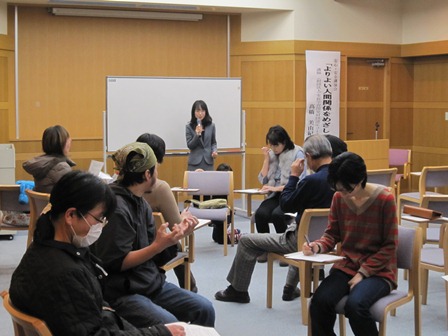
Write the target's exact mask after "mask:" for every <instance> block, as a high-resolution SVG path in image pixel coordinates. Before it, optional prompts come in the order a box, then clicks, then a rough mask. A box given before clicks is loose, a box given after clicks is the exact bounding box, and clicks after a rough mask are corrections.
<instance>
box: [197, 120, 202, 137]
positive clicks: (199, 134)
mask: <svg viewBox="0 0 448 336" xmlns="http://www.w3.org/2000/svg"><path fill="white" fill-rule="evenodd" d="M196 122H197V123H198V126H201V127H202V123H201V119H199V118H196ZM197 135H198V136H201V132H199V133H197Z"/></svg>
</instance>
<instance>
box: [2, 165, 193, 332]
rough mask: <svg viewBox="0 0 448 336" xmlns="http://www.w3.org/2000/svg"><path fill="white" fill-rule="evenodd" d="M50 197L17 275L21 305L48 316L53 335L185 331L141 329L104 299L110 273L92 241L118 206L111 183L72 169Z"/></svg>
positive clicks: (14, 282)
mask: <svg viewBox="0 0 448 336" xmlns="http://www.w3.org/2000/svg"><path fill="white" fill-rule="evenodd" d="M50 203H51V210H50V211H49V212H47V213H45V214H43V215H41V217H40V218H39V220H38V223H37V227H36V231H35V234H34V241H33V243H32V245H31V246H30V248H29V249H28V250H27V252H26V253H25V255H24V256H23V258H22V260H21V262H20V264H19V266H18V267H17V269H16V270H15V271H14V273H13V275H12V279H11V286H10V289H9V291H10V298H11V301H12V303H13V304H14V305H15V306H16V307H17V308H18V309H20V310H22V311H23V312H25V313H27V314H30V315H33V316H36V317H38V318H40V319H42V320H43V321H45V323H46V324H47V326H48V327H49V328H50V330H51V333H52V334H53V335H64V336H70V335H73V336H82V335H129V336H131V335H152V336H158V335H163V336H165V335H166V336H170V335H176V336H184V335H185V331H184V329H183V327H181V326H178V325H170V326H164V325H156V326H153V327H151V328H142V329H137V328H135V327H134V326H132V325H131V324H129V323H128V322H127V321H126V320H124V319H122V318H120V317H119V316H118V315H117V314H116V313H115V311H114V310H113V309H111V308H110V307H109V305H108V304H107V303H106V302H105V301H104V300H103V295H102V289H101V284H100V281H101V280H102V279H104V278H105V277H106V276H107V274H106V273H105V271H104V269H103V268H102V267H101V266H100V265H99V260H98V259H97V258H95V257H94V256H93V255H92V254H90V252H89V248H88V246H89V245H91V244H92V243H94V242H95V241H96V239H97V238H98V237H99V236H100V235H101V231H102V228H103V226H105V225H106V224H107V220H106V217H107V216H109V215H110V214H111V213H112V212H113V211H114V209H115V206H116V200H115V195H114V193H113V192H112V191H111V189H110V188H109V186H108V185H106V184H105V183H104V182H103V181H102V180H101V179H99V178H98V177H96V176H93V175H92V174H89V173H83V172H80V171H74V172H69V173H67V174H66V175H64V176H63V177H62V178H61V179H60V180H59V181H58V182H57V183H56V185H55V186H54V188H53V191H52V193H51V196H50ZM148 327H149V326H148Z"/></svg>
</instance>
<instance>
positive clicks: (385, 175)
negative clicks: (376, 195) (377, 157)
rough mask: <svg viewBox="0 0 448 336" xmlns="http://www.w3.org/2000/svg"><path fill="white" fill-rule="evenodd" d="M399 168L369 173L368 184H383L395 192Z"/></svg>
mask: <svg viewBox="0 0 448 336" xmlns="http://www.w3.org/2000/svg"><path fill="white" fill-rule="evenodd" d="M396 175H397V168H386V169H375V170H368V171H367V182H369V183H376V184H381V185H384V186H386V187H390V188H391V190H395V176H396Z"/></svg>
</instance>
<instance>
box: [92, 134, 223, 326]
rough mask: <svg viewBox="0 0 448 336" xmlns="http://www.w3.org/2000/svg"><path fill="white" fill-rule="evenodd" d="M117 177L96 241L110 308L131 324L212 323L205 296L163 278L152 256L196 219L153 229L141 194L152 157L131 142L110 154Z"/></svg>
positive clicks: (153, 172)
mask: <svg viewBox="0 0 448 336" xmlns="http://www.w3.org/2000/svg"><path fill="white" fill-rule="evenodd" d="M112 159H113V160H114V162H115V163H116V167H117V169H118V170H119V177H118V180H117V182H116V183H114V184H113V185H112V186H111V188H112V190H113V191H114V193H115V195H116V197H117V210H116V211H115V213H114V215H113V216H112V217H111V218H110V220H109V224H108V225H107V226H106V227H105V228H104V230H103V234H102V235H101V237H100V238H99V240H98V241H97V243H96V246H95V251H96V254H97V255H98V256H99V257H100V258H101V259H102V260H103V262H104V265H105V268H106V270H107V272H109V277H108V279H107V281H106V283H105V289H104V296H105V298H106V299H107V300H108V302H109V303H110V304H111V306H112V307H113V308H114V309H115V310H116V311H117V312H118V313H119V314H120V315H121V316H123V317H124V318H126V319H127V320H128V321H129V322H131V323H132V324H134V325H136V326H148V325H153V324H155V323H170V322H176V321H178V320H180V321H184V322H191V323H195V324H199V325H204V326H210V327H212V326H214V322H215V311H214V308H213V306H212V304H211V302H210V301H209V300H207V299H206V298H204V297H202V296H200V295H198V294H196V293H193V292H190V291H187V290H185V289H182V288H179V287H177V286H176V285H174V284H171V283H169V282H167V281H166V279H165V274H164V273H163V272H161V270H160V268H159V266H158V265H157V263H156V260H155V256H156V255H157V254H158V253H160V252H161V251H163V250H165V249H166V248H167V247H168V246H170V245H173V244H176V243H177V241H178V240H179V239H181V238H183V237H184V236H186V235H188V234H190V233H191V232H192V231H193V229H194V225H196V224H197V219H196V220H192V219H191V218H184V219H183V220H182V222H181V223H179V224H174V225H173V226H172V227H171V231H170V232H166V228H167V224H164V225H162V226H161V227H160V228H159V230H157V231H156V229H155V224H154V218H153V216H152V211H151V208H150V207H149V205H148V203H147V202H146V201H145V199H144V198H143V195H144V194H145V192H147V191H150V190H151V188H152V187H153V186H154V184H155V182H156V180H157V160H156V157H155V155H154V152H153V151H152V149H151V148H150V147H149V146H148V145H147V144H146V143H141V142H134V143H131V144H129V145H127V146H124V147H123V148H121V149H119V150H118V151H117V152H115V153H114V154H113V156H112Z"/></svg>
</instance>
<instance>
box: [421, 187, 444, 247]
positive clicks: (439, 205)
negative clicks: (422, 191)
mask: <svg viewBox="0 0 448 336" xmlns="http://www.w3.org/2000/svg"><path fill="white" fill-rule="evenodd" d="M420 207H422V208H426V209H431V210H435V211H438V212H441V213H442V216H444V217H448V195H425V196H423V198H422V202H421V203H420ZM443 223H444V222H443V221H440V220H434V221H430V220H427V221H423V222H421V223H419V226H420V227H421V228H422V230H423V232H422V236H423V244H426V243H430V244H438V245H441V243H442V242H441V237H442V236H443V230H444V226H443V225H442V224H443Z"/></svg>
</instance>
